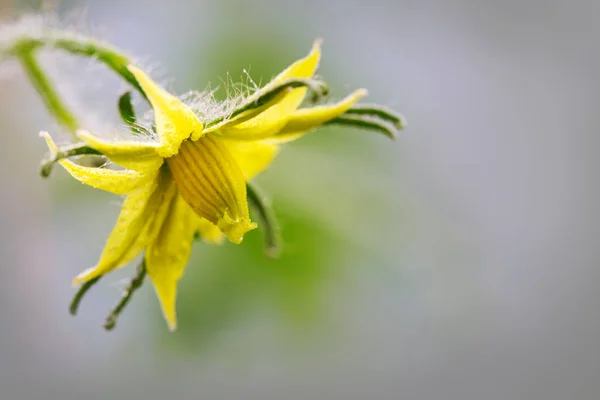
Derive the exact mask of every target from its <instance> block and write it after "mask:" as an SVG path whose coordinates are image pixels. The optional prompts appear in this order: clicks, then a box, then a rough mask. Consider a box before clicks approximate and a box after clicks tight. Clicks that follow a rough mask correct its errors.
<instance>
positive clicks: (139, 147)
mask: <svg viewBox="0 0 600 400" xmlns="http://www.w3.org/2000/svg"><path fill="white" fill-rule="evenodd" d="M77 137H78V138H80V139H81V140H83V141H84V142H85V143H87V144H88V146H90V147H91V148H93V149H95V150H98V151H99V152H100V153H102V154H104V155H105V156H106V157H108V158H109V159H110V160H111V161H112V162H114V163H115V164H118V165H120V166H122V167H124V168H128V169H133V170H136V171H153V170H156V169H158V168H159V167H160V166H161V165H162V163H163V158H162V157H161V156H159V155H158V153H157V151H158V149H159V148H160V143H158V142H156V141H150V140H145V141H142V140H119V141H109V140H105V139H101V138H99V137H96V136H94V135H92V134H91V133H90V132H88V131H84V130H81V131H77Z"/></svg>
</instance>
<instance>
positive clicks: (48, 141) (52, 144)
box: [39, 131, 58, 153]
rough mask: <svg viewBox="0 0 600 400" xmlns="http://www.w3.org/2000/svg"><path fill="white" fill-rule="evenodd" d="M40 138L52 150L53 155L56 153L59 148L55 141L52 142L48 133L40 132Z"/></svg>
mask: <svg viewBox="0 0 600 400" xmlns="http://www.w3.org/2000/svg"><path fill="white" fill-rule="evenodd" d="M39 136H40V137H41V138H42V139H44V140H45V141H46V145H47V146H48V149H50V151H51V152H52V153H56V151H57V149H58V148H57V147H56V143H55V142H54V140H52V137H51V136H50V134H49V133H48V132H46V131H40V133H39Z"/></svg>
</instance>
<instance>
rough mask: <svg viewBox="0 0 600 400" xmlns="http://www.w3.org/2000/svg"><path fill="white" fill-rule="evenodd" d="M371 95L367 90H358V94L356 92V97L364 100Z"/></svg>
mask: <svg viewBox="0 0 600 400" xmlns="http://www.w3.org/2000/svg"><path fill="white" fill-rule="evenodd" d="M368 95H369V91H368V90H367V89H365V88H361V89H358V90H357V91H356V92H354V96H355V97H357V98H359V99H362V98H363V97H367V96H368Z"/></svg>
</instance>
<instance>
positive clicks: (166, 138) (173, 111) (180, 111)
mask: <svg viewBox="0 0 600 400" xmlns="http://www.w3.org/2000/svg"><path fill="white" fill-rule="evenodd" d="M127 68H128V69H129V71H130V72H131V73H132V74H133V76H135V79H137V81H138V82H139V84H140V86H141V87H142V89H143V90H144V93H146V96H147V97H148V100H150V103H151V104H152V108H153V109H154V120H155V123H156V132H157V133H158V138H159V140H160V143H161V147H160V148H159V149H158V154H159V155H161V156H162V157H171V156H173V155H175V154H177V152H178V150H179V145H180V144H181V142H183V141H184V140H186V139H188V138H190V137H191V138H192V139H194V140H195V139H198V138H199V137H200V136H202V134H203V132H202V122H200V120H199V119H198V117H197V116H196V115H195V114H194V112H193V111H192V110H191V109H190V108H189V107H188V106H186V105H185V104H184V103H183V102H182V101H181V100H179V99H178V98H177V97H175V96H173V95H172V94H170V93H169V92H167V91H166V90H164V89H163V88H161V87H160V86H159V85H157V84H156V82H154V81H153V80H152V79H150V77H149V76H148V75H146V74H145V73H144V72H143V71H142V70H141V69H139V68H137V67H135V66H133V65H129V66H128V67H127Z"/></svg>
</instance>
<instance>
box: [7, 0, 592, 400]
mask: <svg viewBox="0 0 600 400" xmlns="http://www.w3.org/2000/svg"><path fill="white" fill-rule="evenodd" d="M39 3H40V2H39V1H10V0H9V1H7V0H0V13H1V15H4V16H5V17H11V16H15V15H19V14H21V13H23V12H26V11H28V10H29V11H31V10H37V9H39V7H40V4H39ZM73 9H86V10H87V14H86V16H85V17H81V16H80V17H77V18H69V21H70V22H69V24H70V25H81V21H84V22H86V25H89V26H90V27H91V30H92V31H93V32H95V33H98V34H100V36H102V37H104V38H106V39H108V40H109V41H111V42H113V43H114V44H116V45H118V46H119V47H122V48H125V49H128V50H130V51H131V52H132V53H133V54H135V55H137V56H139V57H140V59H141V60H142V61H144V62H145V64H146V65H157V68H156V70H155V72H156V74H155V76H158V77H159V78H160V77H164V78H169V77H176V79H171V80H167V81H166V82H169V83H170V86H171V87H172V88H173V89H174V90H175V91H177V92H179V93H182V92H185V91H187V90H189V89H192V88H193V89H204V88H205V87H206V86H207V84H208V83H209V82H210V83H211V84H212V87H216V86H219V85H221V86H223V85H222V84H223V80H226V79H227V74H228V73H229V74H230V75H231V76H232V77H233V78H234V79H235V78H237V77H238V76H239V77H241V76H242V70H243V69H244V68H246V69H248V70H249V71H250V74H251V76H252V77H253V78H254V79H255V80H256V81H261V80H262V82H265V81H267V80H268V79H269V78H270V77H271V76H273V75H275V74H276V73H277V72H279V71H280V70H281V69H282V68H284V67H285V66H287V64H289V63H290V62H292V61H293V60H295V59H296V58H299V57H301V56H303V55H304V54H306V52H307V51H308V50H309V49H310V46H311V43H312V41H313V39H315V38H318V37H321V38H323V39H324V40H325V42H324V49H323V50H324V54H323V59H322V62H321V68H320V70H319V72H320V75H322V76H323V77H324V78H325V79H326V80H327V81H328V82H329V83H330V85H331V87H332V89H333V96H335V97H338V98H339V97H342V96H343V95H345V94H347V93H348V92H349V91H350V90H352V89H356V88H359V87H366V88H368V89H369V92H370V96H369V100H371V101H376V102H378V103H383V104H387V105H389V106H391V107H393V108H395V109H397V110H399V111H401V112H402V113H403V114H405V115H406V116H407V117H408V121H409V128H408V129H407V130H406V131H405V132H404V133H403V134H402V135H401V136H400V138H399V139H398V140H397V141H396V142H394V143H391V142H389V141H387V139H386V138H384V137H381V136H378V135H376V134H372V133H368V132H360V131H355V130H348V129H340V128H338V129H322V130H320V131H318V132H316V133H314V134H311V135H309V136H307V137H306V138H304V139H302V140H301V141H298V142H295V143H292V144H290V145H289V146H287V147H286V148H285V149H284V151H283V152H282V154H281V155H280V157H279V158H278V160H277V161H276V163H275V164H274V166H273V168H271V169H270V170H269V171H268V172H267V173H265V174H264V175H262V176H260V177H259V178H258V179H257V181H258V183H260V185H261V186H262V187H263V188H264V189H265V190H266V191H267V192H269V193H270V194H271V197H272V198H273V200H274V204H275V209H276V211H277V213H278V215H279V216H280V217H281V220H282V226H283V236H284V240H285V242H286V248H285V252H284V254H283V256H282V257H281V259H279V260H277V261H272V260H269V259H267V258H266V257H264V256H263V254H262V248H261V246H262V245H261V237H260V233H259V232H252V233H250V234H249V235H248V236H247V238H246V240H245V241H244V243H243V244H242V245H241V246H235V245H231V244H226V245H224V246H222V247H211V246H208V245H204V244H201V243H197V244H196V245H195V248H194V255H193V258H192V260H191V261H190V264H189V267H188V270H187V272H186V276H185V278H184V279H183V280H182V284H181V289H180V297H179V303H178V312H179V329H178V331H177V332H176V333H174V334H169V333H167V330H166V327H165V324H164V322H163V321H162V317H161V314H160V311H159V307H158V303H157V301H156V299H155V297H154V293H153V291H152V289H151V287H150V285H146V286H145V287H144V288H143V290H142V291H141V292H140V293H138V294H137V295H136V296H135V298H134V299H133V302H132V303H131V304H130V306H129V307H128V309H126V310H125V312H124V313H123V315H122V316H121V318H120V320H119V323H118V326H117V329H116V330H115V331H113V332H110V333H107V332H105V331H104V330H103V329H102V326H101V325H102V321H103V318H104V317H105V315H106V312H107V311H108V309H109V308H110V307H112V305H113V304H114V302H115V301H116V299H117V298H118V297H119V295H120V291H121V289H122V287H123V284H124V279H125V278H127V277H128V276H129V275H131V273H132V270H133V269H132V268H131V267H130V268H125V269H124V270H122V271H119V272H117V273H115V274H113V275H111V276H110V277H109V278H108V279H106V280H104V281H103V282H101V283H100V284H99V285H98V286H97V287H95V288H94V290H93V291H92V292H90V294H89V295H88V296H87V297H86V298H85V300H84V302H83V304H82V307H81V310H80V314H79V315H78V316H77V317H76V318H72V317H70V316H69V315H68V312H67V305H68V302H69V300H70V298H71V296H72V294H73V292H74V290H73V288H72V287H71V285H70V281H71V278H72V277H73V276H74V275H75V274H76V273H78V272H79V271H81V270H82V269H84V268H87V267H89V266H91V265H93V264H94V263H95V261H96V259H97V257H98V255H99V254H100V251H101V249H102V247H103V243H104V240H105V239H106V237H107V235H108V233H109V232H110V229H111V227H112V225H113V223H114V220H115V218H116V215H117V214H118V211H119V199H118V198H116V197H114V196H111V195H108V194H105V193H101V192H99V191H96V190H94V189H91V188H89V187H84V186H83V185H80V184H78V183H77V182H75V181H74V180H72V179H70V178H69V177H68V176H66V174H65V173H64V172H63V171H60V170H58V169H56V171H54V173H53V175H52V177H51V179H50V180H42V179H40V178H39V175H38V169H37V167H38V162H39V160H40V159H41V157H42V156H43V155H44V152H45V146H44V144H43V143H42V141H41V139H39V138H38V136H37V133H38V132H39V131H40V130H51V128H52V127H53V122H52V121H51V119H50V118H49V117H48V115H47V113H46V112H45V110H44V108H43V106H42V104H41V102H40V100H39V99H38V98H37V97H36V96H35V93H34V91H33V89H32V88H31V87H30V85H29V84H28V82H27V81H26V79H25V78H24V76H23V74H22V72H21V71H20V70H19V68H18V66H17V65H15V64H12V63H5V64H3V65H1V66H0V121H2V129H1V131H0V138H1V139H2V140H3V144H2V146H0V182H1V191H2V192H1V193H2V195H1V197H0V260H1V261H2V267H1V269H0V302H1V303H0V304H1V306H0V399H7V400H12V399H37V398H40V399H42V398H43V399H62V400H68V399H109V398H111V399H112V398H115V399H120V398H123V399H162V398H165V397H173V398H190V399H196V398H202V399H337V398H339V399H416V398H425V399H461V400H464V399H486V400H488V399H498V400H501V399H502V400H505V399H545V400H548V399H595V398H598V396H599V395H600V383H599V381H598V377H599V376H600V343H599V338H600V318H599V317H600V315H599V313H598V310H597V306H598V304H599V302H600V294H599V293H600V292H599V290H598V281H599V280H598V277H599V276H598V275H599V274H598V266H599V265H598V260H599V259H600V257H599V256H600V246H598V237H599V233H600V232H599V231H600V229H599V227H598V224H597V221H596V219H597V218H596V217H597V214H598V210H597V209H598V206H597V205H598V200H599V193H600V190H599V189H600V188H599V187H598V179H597V177H596V178H594V176H596V171H597V169H598V166H599V161H598V157H597V156H596V153H595V152H596V149H597V148H598V144H599V140H598V134H597V132H596V128H597V126H599V125H600V117H599V115H600V114H599V113H598V111H597V109H598V104H599V97H600V95H599V93H600V90H598V89H599V86H600V85H599V82H600V81H599V80H598V78H597V76H598V75H597V74H598V71H599V70H600V53H599V51H598V49H597V43H596V40H595V39H596V38H598V37H599V35H600V26H599V25H598V24H597V23H596V19H597V16H598V15H600V14H599V13H600V3H598V2H597V1H592V0H589V1H586V0H575V1H572V2H565V1H558V0H545V1H543V0H525V1H516V0H509V1H492V0H483V1H478V2H473V1H468V0H450V1H447V0H429V1H410V0H372V1H369V2H358V1H352V0H346V1H344V0H331V1H318V0H305V1H301V2H292V1H287V0H285V1H276V0H256V1H252V2H250V1H246V2H245V1H241V0H227V1H223V0H221V1H219V0H197V1H183V0H181V1H159V0H127V1H125V0H120V1H117V0H105V1H91V0H90V1H87V2H78V1H62V2H59V4H58V10H59V12H60V13H63V14H68V13H69V12H70V11H71V10H73ZM43 63H44V65H45V66H47V67H48V69H49V70H50V71H52V75H53V77H55V79H56V80H57V82H60V89H61V92H62V93H64V94H65V96H66V97H67V98H68V99H69V102H70V104H71V105H73V106H74V107H75V108H76V110H77V111H78V112H79V113H80V115H82V117H83V118H84V121H85V124H86V126H89V127H90V128H92V129H94V130H95V131H98V132H100V133H102V132H109V131H110V129H111V127H112V126H114V124H116V123H118V120H117V114H116V110H115V104H116V98H117V96H118V94H120V93H121V92H122V90H123V89H124V86H123V85H122V84H120V83H118V81H117V80H116V79H115V78H114V77H111V75H110V74H109V73H107V72H106V71H105V70H104V69H103V68H102V67H99V66H96V65H94V64H92V63H90V62H89V60H77V59H73V58H70V57H68V56H64V55H59V54H56V53H49V54H45V56H44V59H43Z"/></svg>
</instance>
